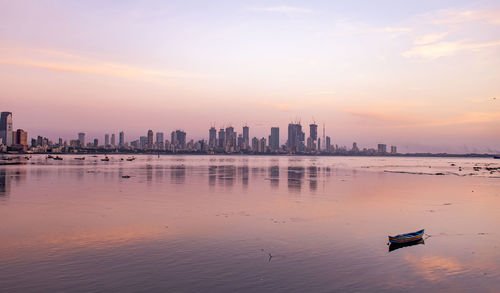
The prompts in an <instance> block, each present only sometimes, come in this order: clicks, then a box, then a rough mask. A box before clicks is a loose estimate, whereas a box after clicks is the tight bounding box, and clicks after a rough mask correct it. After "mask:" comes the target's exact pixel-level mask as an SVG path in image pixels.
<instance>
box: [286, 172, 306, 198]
mask: <svg viewBox="0 0 500 293" xmlns="http://www.w3.org/2000/svg"><path fill="white" fill-rule="evenodd" d="M304 169H305V168H304V167H288V189H289V190H291V191H298V192H300V190H301V188H302V178H303V177H304Z"/></svg>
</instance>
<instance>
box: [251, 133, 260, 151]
mask: <svg viewBox="0 0 500 293" xmlns="http://www.w3.org/2000/svg"><path fill="white" fill-rule="evenodd" d="M252 151H253V152H255V153H257V152H258V151H259V139H258V138H256V137H254V138H252Z"/></svg>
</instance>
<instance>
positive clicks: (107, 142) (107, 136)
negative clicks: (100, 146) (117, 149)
mask: <svg viewBox="0 0 500 293" xmlns="http://www.w3.org/2000/svg"><path fill="white" fill-rule="evenodd" d="M104 146H105V147H108V146H109V134H107V133H106V134H105V135H104Z"/></svg>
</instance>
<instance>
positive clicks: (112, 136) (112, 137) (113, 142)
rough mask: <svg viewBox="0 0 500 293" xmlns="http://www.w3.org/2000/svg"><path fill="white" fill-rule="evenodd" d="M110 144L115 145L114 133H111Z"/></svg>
mask: <svg viewBox="0 0 500 293" xmlns="http://www.w3.org/2000/svg"><path fill="white" fill-rule="evenodd" d="M111 146H116V137H115V134H114V133H112V134H111Z"/></svg>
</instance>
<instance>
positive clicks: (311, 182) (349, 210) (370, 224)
mask: <svg viewBox="0 0 500 293" xmlns="http://www.w3.org/2000/svg"><path fill="white" fill-rule="evenodd" d="M342 160H343V161H344V162H346V161H347V160H348V159H346V158H318V159H314V160H312V159H310V158H303V159H293V160H292V159H290V160H289V159H288V158H286V157H281V158H276V157H274V158H272V159H271V158H265V157H264V158H263V157H255V159H240V158H239V157H236V156H235V157H232V159H231V160H228V158H227V157H203V156H196V157H194V156H192V157H191V156H186V157H184V158H178V157H176V156H162V157H161V158H159V159H158V160H157V159H156V158H154V159H151V158H146V157H145V156H144V157H142V156H141V157H140V158H139V159H137V161H135V162H124V163H116V162H119V160H116V159H115V160H114V162H115V163H114V165H113V163H111V162H110V163H109V164H104V163H101V162H100V161H99V162H98V165H92V164H86V165H81V164H80V165H77V164H76V163H73V162H72V161H69V160H66V159H65V160H64V161H63V162H62V164H66V162H67V161H68V162H67V164H66V165H61V164H60V162H57V164H59V165H55V164H53V165H41V166H39V165H27V166H23V167H22V168H20V169H19V168H18V169H10V168H1V169H0V200H1V198H2V196H3V197H4V198H8V199H9V200H4V201H3V202H1V204H0V239H2V241H1V243H0V263H2V266H0V288H2V289H4V290H3V291H10V292H29V291H47V292H66V291H71V288H76V287H78V288H81V290H82V291H92V290H95V288H97V287H98V288H105V289H108V290H103V291H141V289H143V290H142V291H144V290H145V288H144V284H153V285H151V286H156V287H148V288H146V289H150V290H147V291H158V292H199V291H210V292H256V291H258V292H309V291H321V292H337V291H338V292H352V291H356V292H359V291H366V292H373V291H377V292H378V291H380V292H387V291H392V292H401V291H405V292H408V291H411V292H418V290H423V289H426V290H427V291H430V292H432V291H435V290H432V289H435V288H436V287H437V286H439V288H451V289H450V291H452V290H453V289H456V288H459V289H460V290H455V291H471V290H472V289H476V288H478V291H488V290H489V291H491V292H495V289H496V288H497V287H498V281H499V280H500V276H499V274H498V271H499V265H498V264H499V263H500V262H499V261H500V259H499V256H498V247H497V246H498V245H497V243H498V242H499V240H498V238H499V234H498V233H496V230H495V228H496V226H495V224H496V222H495V220H496V219H497V218H498V213H497V208H496V207H498V201H499V199H500V197H499V196H497V195H498V190H500V189H499V188H500V187H499V184H500V181H498V180H496V179H493V178H478V177H464V176H419V175H408V174H393V173H384V172H373V171H371V170H370V171H369V170H360V171H358V172H353V171H352V170H350V169H347V170H346V169H342V168H341V167H339V165H340V164H339V161H342ZM360 160H361V159H360ZM363 160H364V159H363ZM394 160H399V159H397V158H395V159H394ZM422 160H427V159H422ZM85 162H86V163H87V162H89V160H86V161H85ZM395 164H396V163H394V164H393V165H395ZM26 172H27V174H28V176H25V175H23V174H26ZM169 173H170V174H169ZM123 175H131V179H122V176H123ZM25 178H28V179H29V180H26V179H25ZM268 180H269V182H268ZM249 181H251V183H252V184H249ZM306 181H307V182H306ZM207 182H208V186H207ZM285 182H286V184H285ZM179 184H180V185H179ZM174 185H175V186H174ZM303 185H304V186H303ZM145 186H146V187H147V188H145ZM116 187H118V188H116ZM207 187H208V188H209V189H210V194H207V192H206V190H207ZM241 187H244V188H245V190H244V193H243V195H244V196H240V195H241V194H240V193H241V192H240V191H241ZM280 188H281V190H280ZM166 190H168V191H175V194H179V195H182V196H164V195H165V191H166ZM472 190H474V192H473V193H472V192H471V191H472ZM118 192H119V193H118ZM296 192H301V196H300V197H298V196H290V194H294V195H296ZM172 193H173V192H172ZM172 193H169V195H170V194H172ZM6 195H9V196H8V197H6ZM444 203H449V204H446V205H444ZM430 210H431V211H432V212H431V211H430ZM388 215H391V216H390V217H389V216H388ZM395 218H396V219H398V220H397V221H394V219H395ZM415 226H425V227H426V229H428V230H429V231H432V234H434V235H439V236H437V237H432V238H429V240H428V243H426V244H425V246H424V245H423V243H421V244H422V245H420V246H417V247H411V248H408V245H405V246H403V247H406V248H405V249H400V250H398V251H397V252H395V253H387V249H388V247H387V245H386V237H387V236H386V235H387V234H389V233H390V232H392V231H400V230H401V231H406V230H409V229H412V228H413V227H415ZM457 231H460V233H461V234H460V236H458V235H457V234H456V232H457ZM479 232H481V233H479ZM446 233H448V234H446ZM446 235H448V236H446ZM450 235H453V236H450ZM457 240H458V241H457ZM412 246H413V245H412ZM399 248H402V247H398V248H396V247H394V246H391V247H389V251H394V250H395V249H399ZM54 252H57V253H54ZM271 255H272V261H271V262H269V259H270V257H271ZM131 256H133V257H131ZM103 260H105V262H103ZM159 268H160V269H159ZM207 268H209V269H207ZM325 272H327V273H325ZM75 275H78V276H79V277H78V278H75V277H74V276H75ZM221 276H222V277H221ZM451 276H454V277H451ZM311 284H314V285H311ZM450 285H451V286H450ZM79 286H80V287H79ZM313 286H314V287H313ZM5 288H7V290H5ZM406 288H410V289H408V290H403V289H406ZM413 288H415V289H413ZM9 289H10V290H9Z"/></svg>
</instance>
